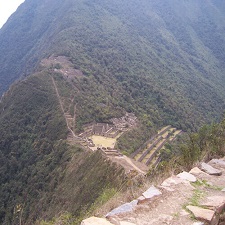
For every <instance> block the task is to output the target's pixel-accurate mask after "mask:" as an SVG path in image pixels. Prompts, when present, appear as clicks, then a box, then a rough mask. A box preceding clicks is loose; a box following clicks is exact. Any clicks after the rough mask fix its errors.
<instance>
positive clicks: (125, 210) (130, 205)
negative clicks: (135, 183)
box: [106, 200, 138, 217]
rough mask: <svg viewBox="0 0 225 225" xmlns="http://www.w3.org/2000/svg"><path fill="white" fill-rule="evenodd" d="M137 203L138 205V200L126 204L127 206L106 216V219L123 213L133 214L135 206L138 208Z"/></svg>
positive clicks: (122, 206)
mask: <svg viewBox="0 0 225 225" xmlns="http://www.w3.org/2000/svg"><path fill="white" fill-rule="evenodd" d="M137 203H138V200H133V201H132V202H129V203H125V204H123V205H121V206H119V207H117V208H115V209H113V210H112V211H111V212H109V213H108V214H107V215H106V217H109V216H114V215H119V214H122V213H128V212H132V211H133V210H134V208H135V206H137Z"/></svg>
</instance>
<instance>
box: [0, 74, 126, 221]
mask: <svg viewBox="0 0 225 225" xmlns="http://www.w3.org/2000/svg"><path fill="white" fill-rule="evenodd" d="M52 76H54V74H50V73H47V72H42V73H37V74H35V75H33V76H31V77H29V78H27V79H25V80H24V81H21V82H19V83H17V84H15V85H13V86H12V87H11V88H10V90H9V91H8V92H7V93H6V94H5V96H4V98H3V99H2V101H1V103H0V112H1V113H0V124H1V126H0V150H1V151H0V202H1V205H0V224H7V225H8V224H18V223H19V221H20V219H21V218H22V221H23V224H24V223H25V222H26V224H33V223H34V221H36V220H39V219H40V218H42V219H51V218H52V217H54V216H55V215H56V214H58V213H60V212H62V211H68V212H71V213H73V215H76V217H77V218H78V217H79V216H80V214H82V213H83V210H84V209H85V210H88V209H89V208H90V206H91V205H93V204H94V202H95V201H96V200H97V199H98V198H100V197H101V195H102V194H104V192H105V191H107V193H108V195H109V196H110V193H114V192H115V190H117V188H120V187H121V184H122V183H123V182H124V180H125V176H124V171H123V169H122V168H120V167H118V166H115V165H113V164H112V163H110V162H109V161H108V160H106V159H105V157H103V156H102V155H101V153H99V152H94V153H91V152H90V151H88V150H85V149H83V148H81V147H80V146H76V145H73V146H70V145H68V143H67V141H66V137H67V134H68V130H67V127H66V123H65V119H64V117H63V115H62V111H61V108H60V105H59V102H58V99H57V95H56V92H55V89H54V85H53V83H52V79H51V77H52ZM55 76H56V75H55ZM56 78H57V77H56ZM57 83H58V85H59V87H62V88H59V90H62V91H63V88H64V86H65V81H63V80H58V81H57Z"/></svg>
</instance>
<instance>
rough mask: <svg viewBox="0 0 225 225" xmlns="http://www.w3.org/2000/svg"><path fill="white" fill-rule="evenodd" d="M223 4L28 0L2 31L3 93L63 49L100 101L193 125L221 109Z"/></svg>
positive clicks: (155, 119)
mask: <svg viewBox="0 0 225 225" xmlns="http://www.w3.org/2000/svg"><path fill="white" fill-rule="evenodd" d="M224 10H225V7H224V3H223V1H221V0H217V1H207V2H206V3H204V4H203V3H202V1H200V0H198V1H194V0H188V1H186V0H183V1H177V0H173V1H169V2H165V1H154V0H152V1H144V0H143V1H142V2H141V3H138V4H137V3H136V1H133V0H132V1H122V2H121V1H119V0H115V1H112V2H109V1H107V0H104V1H98V0H94V1H89V0H76V1H72V0H66V1H62V0H54V1H53V0H50V1H48V2H46V1H44V0H43V1H42V0H41V1H38V0H30V1H26V2H25V3H24V4H22V5H21V6H20V7H19V9H18V10H17V12H16V13H15V14H14V15H13V16H12V17H11V18H10V19H9V21H8V22H7V23H6V25H5V26H3V28H2V29H1V30H0V52H1V53H0V54H1V57H0V65H1V68H0V82H1V87H0V88H1V91H0V92H1V93H2V92H3V91H5V90H6V89H7V88H8V86H9V84H10V83H12V81H13V80H15V79H18V78H19V77H21V76H27V75H29V74H30V73H31V72H32V71H34V70H35V69H36V68H37V66H38V64H39V62H40V60H41V59H42V58H48V57H49V56H50V55H52V54H55V55H65V56H68V57H69V58H70V60H71V61H72V63H73V65H74V67H75V68H77V69H80V70H81V71H82V72H83V73H84V74H85V76H86V78H87V79H86V81H87V82H88V83H89V87H90V86H92V85H93V86H92V89H97V88H98V87H100V88H98V90H96V92H98V94H99V95H102V96H103V98H104V99H103V100H102V101H103V103H104V101H106V98H105V97H106V96H107V98H108V99H109V101H110V102H112V101H114V102H115V101H116V104H117V105H118V106H119V107H122V108H124V109H125V110H126V111H132V112H134V113H135V114H137V115H138V116H139V117H143V115H144V114H147V115H148V117H149V122H151V123H152V124H153V125H156V126H158V127H159V126H162V125H165V124H172V125H174V126H176V127H179V128H182V129H184V130H188V129H191V130H195V129H197V128H198V127H199V126H200V125H202V124H204V123H205V122H210V121H212V120H214V119H216V120H217V119H218V118H220V117H221V115H222V113H223V110H224V95H225V89H224V85H223V83H224V65H223V62H224V57H225V56H224V52H225V51H224V50H223V49H224V48H225V38H224V23H223V21H224ZM40 18H41V19H40ZM102 87H103V88H102ZM86 90H88V89H86ZM103 92H104V93H103ZM87 95H88V96H89V95H90V93H87ZM95 115H96V113H95Z"/></svg>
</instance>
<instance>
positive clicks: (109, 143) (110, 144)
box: [90, 135, 117, 149]
mask: <svg viewBox="0 0 225 225" xmlns="http://www.w3.org/2000/svg"><path fill="white" fill-rule="evenodd" d="M90 139H91V140H92V141H93V143H94V145H95V147H93V148H96V149H97V148H98V147H100V148H102V147H105V148H114V146H115V144H116V139H117V137H115V138H109V137H103V136H99V135H93V136H91V137H90Z"/></svg>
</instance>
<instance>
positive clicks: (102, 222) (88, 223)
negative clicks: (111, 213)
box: [81, 216, 113, 225]
mask: <svg viewBox="0 0 225 225" xmlns="http://www.w3.org/2000/svg"><path fill="white" fill-rule="evenodd" d="M81 225H113V224H112V223H110V222H109V221H108V220H106V219H103V218H97V217H94V216H93V217H90V218H88V219H86V220H83V221H82V222H81Z"/></svg>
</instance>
